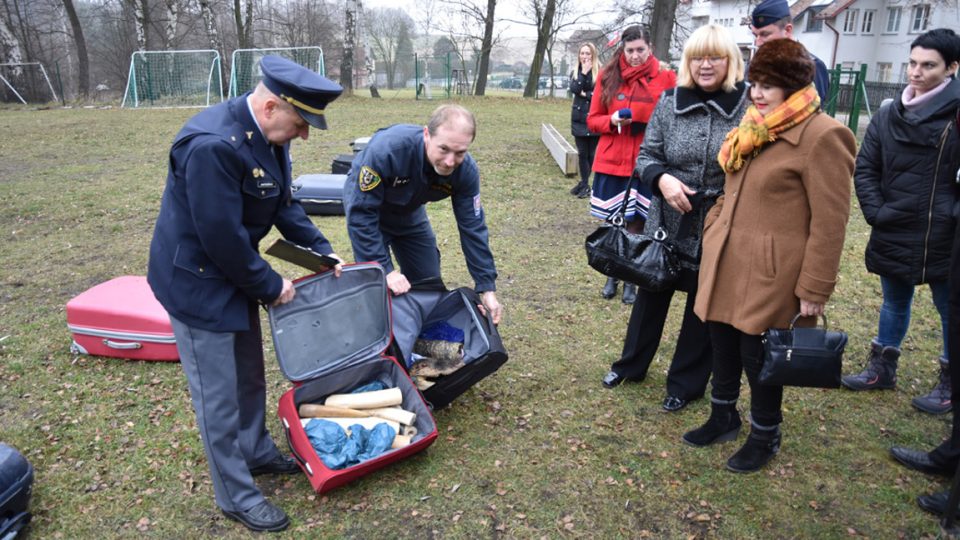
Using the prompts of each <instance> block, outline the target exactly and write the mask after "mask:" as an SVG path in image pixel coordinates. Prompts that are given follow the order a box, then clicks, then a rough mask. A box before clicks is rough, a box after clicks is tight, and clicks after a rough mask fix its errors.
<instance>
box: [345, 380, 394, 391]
mask: <svg viewBox="0 0 960 540" xmlns="http://www.w3.org/2000/svg"><path fill="white" fill-rule="evenodd" d="M387 388H389V386H387V385H385V384H383V383H382V382H380V381H370V382H368V383H367V384H365V385H363V386H358V387H356V388H354V389H353V390H351V391H350V393H351V394H359V393H361V392H376V391H377V390H386V389H387Z"/></svg>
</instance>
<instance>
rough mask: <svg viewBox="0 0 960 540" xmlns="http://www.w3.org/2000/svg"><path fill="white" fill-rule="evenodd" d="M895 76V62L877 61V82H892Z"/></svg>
mask: <svg viewBox="0 0 960 540" xmlns="http://www.w3.org/2000/svg"><path fill="white" fill-rule="evenodd" d="M892 76H893V64H891V63H890V62H878V63H877V82H890V77H892Z"/></svg>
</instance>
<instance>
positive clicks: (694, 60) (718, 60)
mask: <svg viewBox="0 0 960 540" xmlns="http://www.w3.org/2000/svg"><path fill="white" fill-rule="evenodd" d="M726 61H727V57H726V56H691V57H690V63H691V64H693V65H695V66H699V65H701V64H704V63H706V62H709V63H710V65H711V66H715V65H717V64H722V63H724V62H726Z"/></svg>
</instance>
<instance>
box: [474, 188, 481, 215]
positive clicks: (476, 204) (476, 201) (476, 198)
mask: <svg viewBox="0 0 960 540" xmlns="http://www.w3.org/2000/svg"><path fill="white" fill-rule="evenodd" d="M482 211H483V206H481V205H480V194H479V193H477V194H476V195H474V196H473V215H474V216H476V217H480V212H482Z"/></svg>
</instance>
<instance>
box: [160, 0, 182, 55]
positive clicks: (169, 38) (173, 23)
mask: <svg viewBox="0 0 960 540" xmlns="http://www.w3.org/2000/svg"><path fill="white" fill-rule="evenodd" d="M165 4H166V6H165V7H166V9H167V24H166V27H165V31H164V33H163V36H164V42H163V48H164V49H168V50H169V49H173V48H174V44H175V42H176V39H177V23H178V22H179V20H178V19H179V15H180V4H179V2H178V1H177V0H165Z"/></svg>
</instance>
